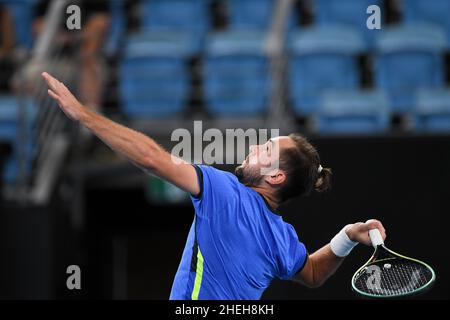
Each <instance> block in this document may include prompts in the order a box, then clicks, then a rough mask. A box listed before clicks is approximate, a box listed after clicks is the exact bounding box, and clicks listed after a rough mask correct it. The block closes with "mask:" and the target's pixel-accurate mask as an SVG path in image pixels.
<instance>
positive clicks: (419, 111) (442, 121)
mask: <svg viewBox="0 0 450 320" xmlns="http://www.w3.org/2000/svg"><path fill="white" fill-rule="evenodd" d="M412 118H413V128H414V130H416V131H424V132H446V133H450V89H449V88H445V89H444V88H441V89H422V90H420V91H419V92H418V94H417V100H416V107H415V109H414V111H413V112H412Z"/></svg>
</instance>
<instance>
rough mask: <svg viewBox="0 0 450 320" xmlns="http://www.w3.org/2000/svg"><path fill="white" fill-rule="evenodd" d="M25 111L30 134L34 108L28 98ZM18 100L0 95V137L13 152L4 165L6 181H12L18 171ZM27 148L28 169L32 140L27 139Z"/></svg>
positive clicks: (34, 115)
mask: <svg viewBox="0 0 450 320" xmlns="http://www.w3.org/2000/svg"><path fill="white" fill-rule="evenodd" d="M25 106H26V108H25V113H26V115H27V116H26V120H25V121H26V128H27V130H28V133H27V135H30V133H31V128H32V124H33V122H34V119H35V117H36V111H37V110H36V108H35V106H34V105H33V103H32V101H31V100H30V99H26V100H25ZM19 112H20V108H19V101H18V100H17V98H16V97H14V96H10V95H7V96H0V139H1V140H3V141H8V142H9V143H10V144H11V145H12V147H13V152H12V155H11V156H10V159H9V160H8V161H7V163H6V165H5V171H4V176H3V180H4V181H5V182H6V183H13V182H14V181H16V179H17V177H18V176H17V175H18V172H19V168H18V165H19V159H18V154H19V149H18V148H19V147H20V146H19V143H20V142H21V141H20V139H19V131H18V130H19V128H20V122H19V121H20V120H19ZM27 145H28V148H27V149H26V152H27V153H28V154H27V155H26V156H27V158H28V159H27V162H26V164H25V165H26V168H27V169H28V170H29V169H30V168H31V157H30V155H31V151H32V150H33V147H34V146H33V142H32V141H31V140H28V141H27Z"/></svg>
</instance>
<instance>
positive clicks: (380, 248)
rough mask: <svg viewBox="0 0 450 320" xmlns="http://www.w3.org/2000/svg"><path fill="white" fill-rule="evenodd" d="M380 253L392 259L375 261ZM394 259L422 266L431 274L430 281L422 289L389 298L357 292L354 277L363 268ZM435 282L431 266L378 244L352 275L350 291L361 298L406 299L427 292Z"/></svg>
mask: <svg viewBox="0 0 450 320" xmlns="http://www.w3.org/2000/svg"><path fill="white" fill-rule="evenodd" d="M382 251H385V252H386V253H387V254H389V255H391V256H392V258H383V259H380V260H377V257H378V255H379V254H380V252H382ZM395 258H402V259H406V260H409V261H414V262H416V263H419V264H421V265H424V266H425V267H427V268H428V270H430V271H431V274H432V277H431V279H430V280H429V281H428V282H427V284H426V285H424V286H423V287H421V288H419V289H417V290H414V291H411V292H407V293H399V294H395V295H389V296H388V295H385V296H383V295H376V294H370V293H367V292H363V291H361V290H359V289H358V288H356V286H355V280H356V277H357V275H359V273H360V272H361V271H362V270H363V269H364V268H366V267H367V266H368V265H370V264H371V263H372V262H375V261H383V260H390V259H395ZM435 280H436V273H435V272H434V270H433V268H431V266H429V265H428V264H426V263H425V262H423V261H420V260H418V259H414V258H410V257H407V256H404V255H402V254H399V253H397V252H395V251H392V250H391V249H388V248H387V247H386V246H385V245H384V244H380V245H377V246H376V248H375V250H374V252H373V254H372V256H371V257H370V258H369V260H367V262H366V263H365V264H364V265H363V266H362V267H361V268H359V269H358V270H357V271H356V272H355V273H354V274H353V276H352V280H351V284H352V290H353V291H354V292H356V293H357V294H359V295H361V296H364V297H368V298H377V299H392V298H399V297H406V296H413V295H416V294H420V293H422V292H424V291H426V290H428V289H429V288H431V286H432V284H433V283H434V282H435Z"/></svg>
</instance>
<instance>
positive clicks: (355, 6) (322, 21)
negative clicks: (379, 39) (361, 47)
mask: <svg viewBox="0 0 450 320" xmlns="http://www.w3.org/2000/svg"><path fill="white" fill-rule="evenodd" d="M381 4H382V1H381V0H339V1H336V0H315V1H314V12H315V17H316V23H317V24H318V25H322V26H330V25H331V26H332V25H344V26H347V27H351V28H353V29H354V30H356V31H357V32H359V34H360V36H361V37H363V39H364V40H365V41H366V43H367V44H368V45H370V44H372V43H373V41H374V38H375V37H376V35H377V34H379V33H380V30H371V29H368V28H367V24H366V22H367V18H368V17H369V15H368V14H367V13H366V11H367V8H368V7H369V6H371V5H378V6H380V7H381ZM382 12H383V10H381V13H382Z"/></svg>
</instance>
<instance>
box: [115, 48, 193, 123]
mask: <svg viewBox="0 0 450 320" xmlns="http://www.w3.org/2000/svg"><path fill="white" fill-rule="evenodd" d="M119 73H120V80H121V81H120V85H119V90H120V94H121V99H122V110H123V112H124V113H125V114H126V115H128V116H130V117H132V118H136V117H137V118H141V117H144V118H145V117H147V118H150V117H151V118H165V117H170V116H175V115H177V114H178V113H179V112H181V111H182V110H183V109H184V108H185V106H186V103H187V101H186V100H187V98H188V95H189V88H190V87H189V83H190V77H189V73H188V70H187V66H186V63H185V61H184V60H183V59H181V58H177V57H170V56H160V57H158V56H132V55H130V54H128V55H127V56H126V57H125V58H124V59H123V60H122V61H121V64H120V67H119Z"/></svg>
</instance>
